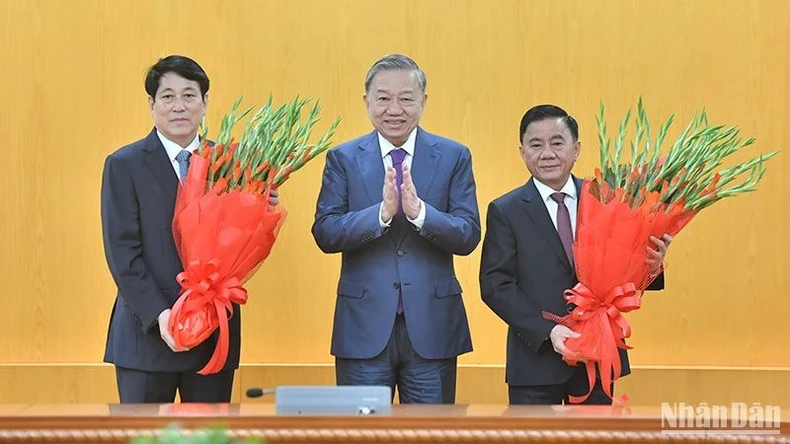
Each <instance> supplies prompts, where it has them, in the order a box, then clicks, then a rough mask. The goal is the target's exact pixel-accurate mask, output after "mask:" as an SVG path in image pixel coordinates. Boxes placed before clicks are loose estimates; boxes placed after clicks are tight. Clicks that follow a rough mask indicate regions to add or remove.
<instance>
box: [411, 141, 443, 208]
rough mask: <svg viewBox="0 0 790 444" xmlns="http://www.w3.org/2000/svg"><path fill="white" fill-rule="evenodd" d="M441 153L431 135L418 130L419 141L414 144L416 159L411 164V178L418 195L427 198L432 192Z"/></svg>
mask: <svg viewBox="0 0 790 444" xmlns="http://www.w3.org/2000/svg"><path fill="white" fill-rule="evenodd" d="M440 156H441V153H440V152H439V150H438V149H437V148H436V142H435V141H434V140H433V137H431V136H430V134H427V133H426V132H425V131H423V130H422V128H417V140H416V141H415V143H414V159H413V160H412V164H411V177H412V180H413V181H414V187H415V188H416V189H417V195H418V196H421V197H424V196H427V195H428V194H429V193H428V192H429V191H430V190H431V184H432V182H433V178H434V177H436V168H437V167H438V165H439V157H440Z"/></svg>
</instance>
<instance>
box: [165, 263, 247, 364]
mask: <svg viewBox="0 0 790 444" xmlns="http://www.w3.org/2000/svg"><path fill="white" fill-rule="evenodd" d="M176 280H177V281H178V283H179V284H181V287H182V288H183V289H184V290H185V291H184V292H183V293H182V294H181V296H180V297H179V298H178V300H177V301H176V303H175V305H173V309H172V311H171V313H170V323H169V326H168V327H169V329H170V333H171V334H172V335H173V339H174V340H175V343H176V345H178V346H180V347H187V348H192V347H194V346H196V345H198V344H200V343H201V342H203V341H204V340H205V339H206V338H207V337H208V336H210V335H211V334H212V333H213V332H214V330H215V329H216V328H217V327H219V340H218V342H217V346H216V347H215V349H214V353H213V354H212V355H211V359H210V360H209V362H208V363H207V364H206V366H205V367H204V368H203V369H201V370H200V371H199V372H198V373H200V374H202V375H207V374H212V373H216V372H217V371H219V370H221V369H222V367H223V366H224V365H225V361H226V360H227V358H228V349H229V342H230V333H229V331H228V318H229V317H230V316H232V315H233V304H234V303H236V304H239V305H243V304H245V303H246V302H247V290H245V289H244V287H242V285H241V280H239V278H237V277H235V276H230V277H227V278H223V276H222V273H221V272H220V262H219V260H217V259H212V260H210V261H209V262H207V263H202V262H201V261H197V260H196V261H192V262H190V263H189V266H188V267H187V268H186V270H184V271H183V272H181V273H179V274H178V276H177V277H176Z"/></svg>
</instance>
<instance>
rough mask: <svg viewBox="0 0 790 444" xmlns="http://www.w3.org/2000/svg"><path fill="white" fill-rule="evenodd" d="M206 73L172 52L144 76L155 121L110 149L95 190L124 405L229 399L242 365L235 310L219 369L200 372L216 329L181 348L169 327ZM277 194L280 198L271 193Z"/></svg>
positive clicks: (113, 354) (111, 348) (111, 345)
mask: <svg viewBox="0 0 790 444" xmlns="http://www.w3.org/2000/svg"><path fill="white" fill-rule="evenodd" d="M208 89H209V79H208V76H207V75H206V73H205V72H204V71H203V68H201V67H200V66H199V65H198V64H197V63H196V62H195V61H193V60H191V59H189V58H187V57H183V56H169V57H166V58H164V59H160V60H159V61H158V62H157V63H156V64H155V65H153V66H152V67H151V68H150V69H149V71H148V74H147V76H146V79H145V90H146V92H147V93H148V105H149V108H150V111H151V116H152V117H153V120H154V129H153V130H152V131H151V132H150V133H149V134H148V135H147V136H146V137H145V138H143V139H142V140H139V141H137V142H134V143H132V144H130V145H127V146H124V147H123V148H120V149H119V150H117V151H116V152H114V153H112V154H111V155H110V156H108V157H107V159H106V161H105V165H104V174H103V179H102V189H101V216H102V229H103V239H104V250H105V255H106V258H107V263H108V265H109V268H110V272H111V273H112V276H113V279H114V280H115V284H116V285H117V287H118V294H117V297H116V299H115V305H114V307H113V310H112V316H111V318H110V326H109V332H108V334H107V347H106V351H105V355H104V361H105V362H109V363H112V364H114V365H115V369H116V379H117V384H118V394H119V397H120V401H121V402H122V403H143V402H146V403H147V402H151V403H169V402H173V401H174V399H175V394H176V391H178V392H179V395H180V398H181V400H182V401H183V402H229V401H230V394H231V388H232V386H233V376H234V372H235V369H236V368H238V364H239V349H240V312H239V307H238V306H234V315H233V317H231V318H230V321H229V325H230V351H229V353H228V359H227V363H226V365H225V368H224V369H223V370H222V371H220V372H219V373H216V374H213V375H206V376H202V375H198V374H197V371H198V370H200V369H201V368H202V367H203V366H204V365H205V364H206V363H207V362H208V360H209V358H210V357H211V354H212V353H213V351H214V347H215V345H216V340H217V336H218V332H215V333H214V335H213V336H212V337H211V338H209V339H207V340H206V341H205V342H203V343H202V344H200V345H199V346H197V347H195V348H193V349H191V350H183V349H178V348H177V347H176V345H175V343H174V341H173V338H172V336H171V335H170V333H169V332H168V330H167V323H168V319H169V316H170V308H171V307H172V305H173V304H174V303H175V301H176V300H177V299H178V296H179V291H180V286H179V284H178V283H177V282H176V275H178V273H180V272H181V271H183V268H182V265H181V261H180V259H179V256H178V252H177V251H176V246H175V242H174V241H173V233H172V222H173V212H174V207H175V201H176V194H177V191H178V187H179V186H180V179H183V178H184V177H186V171H187V169H188V166H189V157H190V154H191V153H192V152H193V151H194V150H195V149H196V148H198V146H199V144H200V140H199V138H198V127H199V125H200V122H201V120H202V119H203V116H204V115H205V112H206V105H207V104H208V95H207V94H208ZM273 201H274V203H276V202H277V198H276V196H274V197H273Z"/></svg>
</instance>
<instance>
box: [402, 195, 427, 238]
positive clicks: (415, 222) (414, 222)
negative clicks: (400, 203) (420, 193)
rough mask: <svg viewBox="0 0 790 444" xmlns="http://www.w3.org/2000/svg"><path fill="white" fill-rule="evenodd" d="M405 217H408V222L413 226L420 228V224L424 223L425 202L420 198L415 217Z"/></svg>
mask: <svg viewBox="0 0 790 444" xmlns="http://www.w3.org/2000/svg"><path fill="white" fill-rule="evenodd" d="M406 218H407V219H409V222H411V223H412V225H414V227H415V228H417V229H418V230H422V225H423V224H424V223H425V202H423V201H422V199H420V214H418V215H417V217H416V218H415V219H412V218H410V217H408V216H407V217H406Z"/></svg>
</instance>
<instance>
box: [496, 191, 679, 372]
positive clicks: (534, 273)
mask: <svg viewBox="0 0 790 444" xmlns="http://www.w3.org/2000/svg"><path fill="white" fill-rule="evenodd" d="M574 182H575V184H576V190H577V195H578V196H581V186H582V180H581V179H578V178H576V177H574ZM663 279H664V278H663V274H662V275H660V276H659V277H658V278H657V279H656V280H655V281H654V282H653V284H651V286H650V287H649V289H651V290H658V289H662V288H663V285H664V283H663ZM577 282H578V281H577V279H576V275H575V273H574V270H573V268H572V267H571V264H570V262H569V260H568V257H567V255H566V254H565V251H564V250H563V247H562V241H561V240H560V236H559V234H558V233H557V229H556V228H554V224H553V223H552V222H551V217H550V216H549V213H548V211H547V209H546V205H545V204H544V203H543V200H542V199H541V196H540V193H539V192H538V189H537V188H536V187H535V183H534V182H533V179H530V180H529V181H528V182H527V183H526V184H525V185H523V186H521V187H519V188H516V189H515V190H513V191H511V192H509V193H507V194H505V195H503V196H501V197H499V198H497V199H495V200H494V201H492V202H491V203H490V204H489V206H488V215H487V218H486V236H485V240H484V241H483V252H482V258H481V263H480V289H481V292H482V297H483V301H485V303H486V304H487V305H488V306H489V307H490V308H491V309H492V310H493V311H494V312H495V313H496V314H497V315H498V316H499V317H500V318H502V320H504V321H505V322H506V323H507V324H508V337H507V371H506V381H507V383H508V384H511V385H549V384H561V383H564V382H565V381H567V380H568V379H569V378H570V376H571V374H572V373H573V371H574V367H571V366H569V365H568V364H567V363H565V362H564V361H563V360H562V356H561V355H559V354H558V353H557V352H555V351H554V349H553V347H552V345H551V341H550V340H549V339H548V337H549V333H550V332H551V329H552V328H553V327H554V326H555V325H556V324H555V323H554V322H552V321H548V320H546V319H544V318H543V316H542V311H548V312H551V313H555V314H558V315H562V314H564V313H567V312H568V311H569V308H568V305H567V302H566V301H565V299H564V298H563V292H564V291H565V290H566V289H569V288H572V287H573V286H574V285H576V283H577ZM620 361H621V365H622V374H621V375H622V376H624V375H627V374H629V373H630V371H631V370H630V367H629V363H628V355H627V353H626V352H625V350H620ZM580 365H583V364H580Z"/></svg>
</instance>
